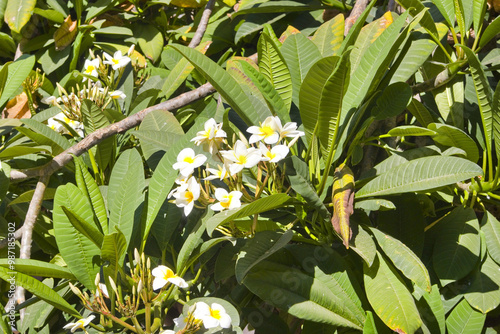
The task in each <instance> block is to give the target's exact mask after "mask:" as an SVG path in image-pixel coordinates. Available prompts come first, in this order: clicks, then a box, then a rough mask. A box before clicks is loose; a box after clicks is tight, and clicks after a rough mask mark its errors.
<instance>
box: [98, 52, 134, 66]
mask: <svg viewBox="0 0 500 334" xmlns="http://www.w3.org/2000/svg"><path fill="white" fill-rule="evenodd" d="M104 58H106V60H105V61H103V64H108V65H111V67H112V68H113V70H117V69H120V68H122V67H125V65H127V64H128V63H130V58H129V57H127V56H123V55H122V52H121V51H120V50H118V51H116V52H115V53H114V54H113V57H111V56H110V55H109V54H107V53H106V52H104Z"/></svg>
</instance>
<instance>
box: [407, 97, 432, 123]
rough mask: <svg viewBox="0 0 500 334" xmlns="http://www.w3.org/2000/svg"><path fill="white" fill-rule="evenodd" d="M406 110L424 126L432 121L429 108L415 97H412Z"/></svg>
mask: <svg viewBox="0 0 500 334" xmlns="http://www.w3.org/2000/svg"><path fill="white" fill-rule="evenodd" d="M408 110H409V111H410V112H411V113H412V115H413V116H415V118H416V119H417V121H418V122H419V123H420V124H421V125H422V126H424V127H426V126H427V125H429V124H430V123H433V122H434V118H433V117H432V115H431V113H430V112H429V110H428V109H427V108H426V107H425V106H424V105H423V104H422V102H420V101H418V100H417V99H412V100H411V103H410V104H409V105H408Z"/></svg>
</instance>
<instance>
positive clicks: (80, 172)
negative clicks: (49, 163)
mask: <svg viewBox="0 0 500 334" xmlns="http://www.w3.org/2000/svg"><path fill="white" fill-rule="evenodd" d="M74 161H75V166H76V168H75V169H76V170H75V179H76V184H77V186H78V188H79V189H80V190H81V191H82V192H83V193H84V194H85V195H86V196H87V198H88V199H89V201H90V204H91V205H92V210H93V211H94V215H95V217H96V218H97V221H98V222H99V225H100V229H101V232H103V233H104V234H107V233H108V214H107V212H106V206H105V204H104V198H103V197H102V194H101V191H100V190H99V187H98V186H97V183H96V182H95V181H94V179H93V178H92V175H90V172H89V171H88V170H87V166H86V165H85V164H84V163H83V161H82V160H81V159H80V158H75V159H74Z"/></svg>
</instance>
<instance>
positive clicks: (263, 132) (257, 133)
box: [247, 116, 281, 144]
mask: <svg viewBox="0 0 500 334" xmlns="http://www.w3.org/2000/svg"><path fill="white" fill-rule="evenodd" d="M280 128H281V122H280V119H279V118H278V117H276V116H269V117H267V118H266V119H265V120H264V123H262V124H261V126H251V127H249V128H248V129H247V132H249V133H251V134H252V135H251V136H250V139H249V140H248V142H249V143H250V144H253V143H256V142H258V141H259V140H264V143H266V144H276V143H277V142H278V141H279V139H280V134H279V131H280Z"/></svg>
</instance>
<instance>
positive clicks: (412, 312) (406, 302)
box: [363, 253, 422, 333]
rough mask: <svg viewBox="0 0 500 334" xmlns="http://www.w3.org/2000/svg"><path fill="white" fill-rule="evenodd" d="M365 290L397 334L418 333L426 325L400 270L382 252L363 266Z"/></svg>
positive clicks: (382, 316)
mask: <svg viewBox="0 0 500 334" xmlns="http://www.w3.org/2000/svg"><path fill="white" fill-rule="evenodd" d="M363 272H364V281H365V290H366V296H367V297H368V301H369V302H370V305H371V306H372V308H373V310H374V311H375V313H376V314H377V315H378V316H379V317H380V319H382V321H383V322H384V323H385V324H386V325H387V326H388V327H389V328H390V329H392V330H393V331H396V332H400V333H415V332H416V331H417V329H419V328H420V326H421V325H422V320H421V319H420V316H419V314H418V310H417V307H416V305H415V301H414V300H413V297H412V295H411V293H410V291H408V288H407V287H406V286H405V284H404V282H403V280H402V279H401V277H400V276H399V274H398V273H397V272H396V270H395V269H394V268H393V267H392V266H391V265H390V264H389V263H388V262H387V261H386V260H385V259H384V257H383V256H382V255H381V254H380V253H378V254H377V257H376V259H375V262H374V263H373V265H372V266H371V267H367V266H366V265H364V266H363Z"/></svg>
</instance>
